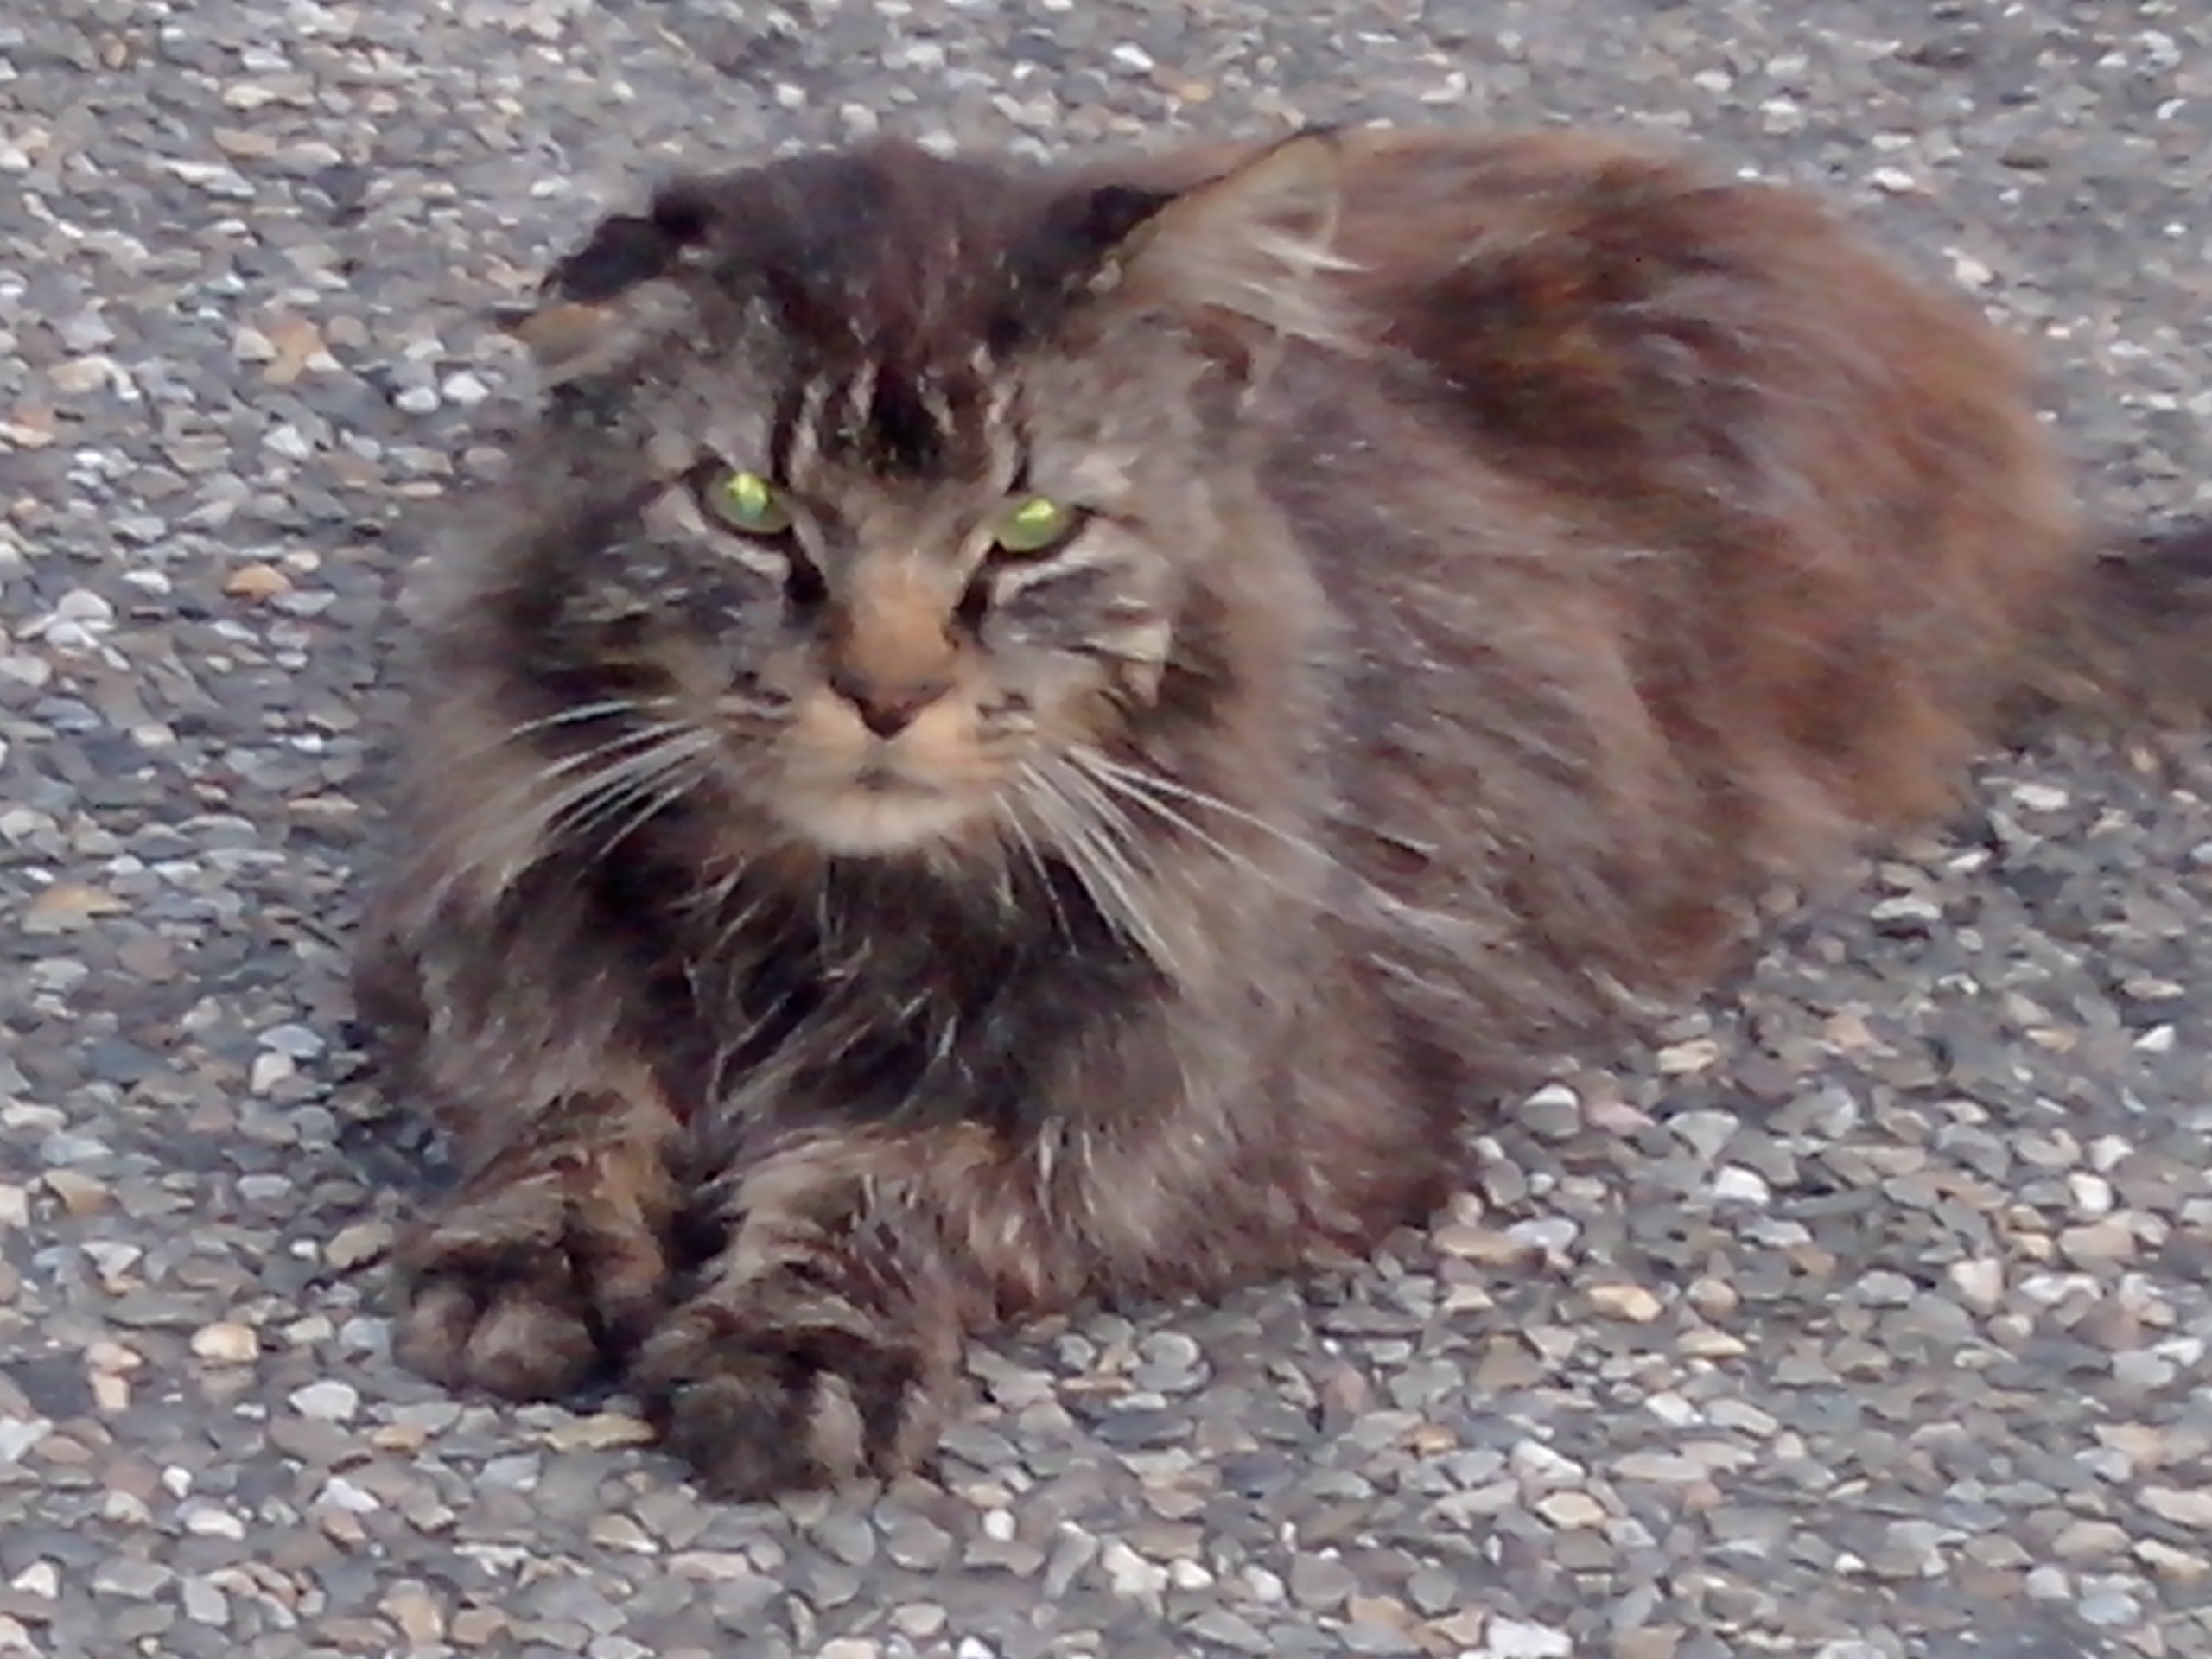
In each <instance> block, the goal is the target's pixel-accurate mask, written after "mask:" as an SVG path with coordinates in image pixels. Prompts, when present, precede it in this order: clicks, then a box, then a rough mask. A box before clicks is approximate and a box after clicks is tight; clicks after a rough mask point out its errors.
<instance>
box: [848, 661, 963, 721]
mask: <svg viewBox="0 0 2212 1659" xmlns="http://www.w3.org/2000/svg"><path fill="white" fill-rule="evenodd" d="M829 689H830V690H832V691H835V692H836V694H837V695H838V696H841V697H842V698H843V699H844V700H845V701H846V702H849V703H851V704H852V705H853V711H854V712H855V714H857V715H860V717H861V725H863V726H865V727H867V728H868V730H869V731H871V732H873V733H874V734H876V736H878V737H896V736H898V735H899V733H901V732H903V731H905V730H906V728H908V727H909V726H911V725H912V724H913V723H914V717H915V716H916V715H918V714H920V713H921V712H922V710H923V709H926V708H928V707H929V706H930V704H931V703H933V702H936V701H937V700H938V698H939V697H941V696H944V694H945V693H946V692H947V691H949V690H951V689H952V687H951V684H950V682H948V681H944V680H925V681H923V682H921V683H918V684H906V685H880V684H878V683H875V682H874V681H873V680H870V679H868V678H867V677H864V676H862V675H859V674H855V673H854V672H853V671H851V670H850V669H844V668H841V669H838V670H837V671H835V672H834V673H832V674H831V675H830V676H829Z"/></svg>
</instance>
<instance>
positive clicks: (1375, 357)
mask: <svg viewBox="0 0 2212 1659" xmlns="http://www.w3.org/2000/svg"><path fill="white" fill-rule="evenodd" d="M1339 143H1341V145H1342V148H1343V155H1344V162H1343V172H1342V175H1341V179H1342V186H1343V190H1342V205H1341V209H1340V216H1339V219H1338V226H1337V229H1336V233H1335V238H1334V243H1335V251H1336V252H1337V253H1338V255H1340V256H1341V257H1343V259H1344V261H1345V264H1346V269H1345V270H1344V271H1343V272H1342V273H1341V274H1340V275H1339V276H1338V277H1337V278H1336V279H1335V280H1336V281H1337V282H1338V283H1340V284H1341V296H1342V298H1343V300H1344V302H1345V312H1346V315H1347V318H1348V327H1347V331H1346V332H1347V337H1346V338H1345V339H1344V340H1342V341H1341V342H1340V343H1339V344H1338V346H1336V347H1335V348H1333V349H1317V350H1313V351H1309V352H1306V353H1303V354H1302V356H1301V358H1300V360H1298V361H1297V362H1295V363H1294V364H1293V365H1291V372H1290V373H1288V374H1287V376H1286V378H1285V381H1284V386H1283V391H1282V394H1281V397H1279V399H1278V401H1277V403H1276V404H1275V405H1274V411H1273V414H1274V422H1275V423H1276V426H1277V429H1278V430H1279V431H1280V433H1281V442H1279V444H1278V446H1277V449H1276V457H1275V461H1274V467H1273V474H1272V476H1273V480H1274V490H1275V493H1276V494H1277V496H1278V499H1281V500H1282V501H1283V502H1284V503H1285V504H1286V505H1287V509H1288V512H1289V517H1290V519H1291V522H1292V524H1293V525H1294V528H1295V529H1296V531H1298V532H1299V536H1300V541H1301V542H1302V543H1304V545H1305V547H1306V551H1307V555H1308V557H1309V559H1310V561H1311V563H1312V564H1313V567H1314V569H1315V570H1316V572H1317V574H1318V575H1319V577H1320V579H1321V581H1322V583H1323V585H1324V586H1325V588H1328V589H1329V590H1330V592H1331V594H1332V597H1333V598H1334V599H1335V600H1336V601H1337V603H1338V607H1339V608H1340V610H1342V611H1343V612H1344V613H1345V614H1346V616H1347V617H1348V618H1349V620H1350V622H1351V635H1352V638H1353V639H1354V641H1355V645H1354V652H1353V655H1354V658H1355V660H1357V661H1358V662H1360V663H1362V664H1369V665H1376V664H1380V665H1383V666H1381V667H1373V666H1370V667H1369V668H1366V669H1363V671H1361V673H1360V674H1359V675H1357V676H1355V677H1353V679H1352V681H1351V687H1350V690H1348V692H1347V694H1346V696H1345V698H1344V719H1345V720H1346V721H1347V722H1348V725H1349V727H1350V728H1351V729H1352V730H1354V731H1355V732H1356V733H1357V734H1358V736H1359V738H1360V741H1359V743H1358V744H1357V746H1356V747H1354V748H1351V749H1347V750H1346V751H1345V753H1346V754H1347V755H1348V756H1351V757H1354V758H1351V759H1348V760H1346V762H1345V764H1346V766H1348V768H1349V769H1350V772H1351V773H1352V774H1355V775H1353V776H1352V778H1351V783H1350V785H1349V787H1350V788H1351V789H1352V790H1353V791H1355V792H1356V793H1357V796H1358V797H1359V798H1373V799H1376V800H1378V801H1382V800H1386V799H1387V800H1388V801H1389V803H1390V806H1389V810H1390V812H1391V814H1392V816H1393V817H1395V819H1396V820H1397V821H1398V822H1400V823H1403V824H1406V825H1409V826H1412V829H1411V832H1410V834H1409V836H1408V839H1414V840H1419V841H1421V842H1424V843H1425V844H1427V845H1431V846H1433V847H1437V848H1446V847H1451V848H1456V849H1458V850H1457V851H1456V852H1455V853H1453V854H1452V855H1448V856H1446V857H1445V858H1443V859H1441V860H1440V861H1437V862H1436V864H1435V867H1434V868H1433V870H1432V872H1431V873H1430V874H1407V875H1404V876H1403V877H1402V878H1399V877H1393V878H1391V880H1392V881H1393V882H1395V884H1396V885H1399V886H1402V887H1403V888H1404V893H1403V894H1402V896H1403V897H1406V898H1408V899H1411V900H1413V901H1414V902H1416V903H1421V904H1434V905H1446V904H1448V903H1449V902H1451V901H1452V894H1453V893H1457V892H1459V890H1460V889H1459V887H1458V886H1457V885H1455V884H1456V883H1457V881H1458V880H1459V878H1458V877H1457V876H1454V875H1451V874H1445V873H1444V872H1446V870H1447V869H1464V868H1465V867H1466V866H1467V864H1468V863H1470V862H1474V863H1480V862H1481V861H1484V860H1487V859H1490V858H1491V857H1492V856H1493V854H1492V852H1491V851H1490V850H1486V849H1489V848H1491V846H1492V845H1493V844H1503V845H1510V846H1515V847H1518V848H1519V849H1522V851H1521V852H1520V853H1519V854H1516V857H1521V858H1525V861H1526V868H1525V872H1524V873H1523V874H1521V875H1518V876H1516V878H1515V880H1516V882H1517V883H1518V884H1519V885H1520V887H1521V889H1522V892H1521V896H1520V897H1519V898H1517V899H1516V900H1515V901H1514V905H1513V908H1514V909H1515V910H1516V911H1518V912H1522V914H1524V915H1525V916H1528V917H1531V918H1541V925H1540V926H1538V927H1536V928H1535V931H1540V932H1541V933H1542V934H1543V935H1544V936H1546V937H1548V938H1553V939H1554V940H1556V941H1566V942H1571V944H1572V945H1573V951H1574V953H1575V955H1576V957H1577V959H1578V960H1583V961H1600V962H1602V961H1609V960H1617V961H1618V970H1619V971H1620V972H1621V974H1622V976H1624V978H1626V979H1628V980H1630V981H1631V982H1633V981H1635V980H1637V979H1639V978H1642V977H1644V976H1648V975H1649V973H1650V972H1651V971H1653V970H1654V969H1657V968H1659V967H1661V966H1662V964H1663V963H1664V962H1665V960H1666V959H1668V958H1669V957H1682V958H1685V959H1687V958H1688V957H1690V956H1694V955H1696V954H1697V953H1698V951H1699V950H1700V949H1701V944H1700V941H1703V940H1706V939H1707V938H1710V937H1711V936H1712V935H1713V931H1714V930H1715V927H1716V924H1715V923H1714V922H1713V919H1712V912H1713V910H1714V907H1715V906H1716V904H1717V902H1718V901H1719V897H1720V896H1721V895H1726V894H1730V893H1736V894H1740V893H1748V892H1751V891H1755V890H1757V888H1758V885H1759V884H1760V883H1761V882H1763V881H1764V880H1770V879H1772V878H1773V877H1776V876H1783V877H1794V876H1796V875H1799V874H1804V873H1805V872H1806V871H1807V869H1808V868H1818V867H1819V866H1820V865H1821V864H1822V863H1823V862H1825V861H1827V859H1829V858H1830V857H1831V856H1832V855H1833V854H1834V852H1835V851H1837V850H1838V849H1839V847H1840V844H1843V843H1848V842H1853V841H1859V840H1863V839H1865V838H1866V837H1868V836H1872V835H1878V834H1883V833H1887V832H1890V831H1891V830H1893V829H1896V828H1897V827H1898V826H1900V825H1902V824H1904V823H1911V822H1914V821H1916V820H1918V819H1920V818H1922V817H1924V816H1925V815H1927V814H1929V813H1930V812H1932V811H1936V810H1941V809H1942V806H1943V805H1944V804H1945V803H1946V802H1947V800H1948V798H1949V797H1950V793H1951V791H1952V789H1953V787H1954V785H1955V780H1956V779H1957V776H1958V774H1959V769H1960V766H1961V763H1962V762H1963V760H1965V759H1966V758H1967V756H1968V755H1969V754H1970V753H1972V752H1973V751H1974V748H1975V747H1978V746H1979V744H1980V741H1981V740H1982V737H1983V734H1984V729H1985V722H1986V715H1987V713H1988V710H1989V709H1990V707H1991V706H1992V704H1993V701H1994V698H1995V696H1997V694H1998V693H1999V690H2000V689H2001V686H2002V684H2003V683H2004V680H2005V674H2006V673H2007V672H2008V671H2009V669H2010V666H2011V664H2012V662H2013V661H2014V660H2015V658H2016V656H2017V653H2018V650H2019V648H2020V645H2021V642H2022V640H2023V639H2025V638H2027V637H2029V636H2030V635H2031V633H2032V632H2033V630H2034V628H2035V627H2036V626H2037V623H2038V620H2039V618H2040V615H2041V613H2042V611H2043V608H2044V607H2045V606H2046V605H2047V604H2048V603H2049V602H2050V594H2052V593H2053V592H2054V591H2055V590H2056V586H2057V584H2058V583H2059V582H2061V581H2062V580H2063V576H2064V575H2065V573H2066V572H2067V571H2068V570H2069V569H2070V568H2071V564H2072V562H2073V561H2074V560H2075V557H2076V556H2077V551H2078V547H2079V540H2078V537H2077V533H2076V530H2075V518H2074V511H2073V507H2072V503H2071V498H2070V492H2069V487H2068V484H2067V480H2066V478H2065V476H2064V473H2063V468H2062V467H2060V465H2059V463H2058V461H2057V459H2056V454H2055V451H2054V448H2053V445H2052V442H2051V440H2050V436H2049V435H2048V433H2047V432H2046V430H2045V429H2044V427H2043V425H2042V423H2041V422H2040V420H2039V418H2038V416H2037V410H2036V407H2035V402H2034V398H2033V397H2032V391H2031V377H2030V372H2029V370H2028V367H2027V365H2026V362H2025V360H2024V354H2023V353H2021V352H2019V351H2018V349H2017V348H2016V347H2015V346H2014V345H2013V344H2012V341H2011V340H2008V339H2007V338H2006V337H2005V335H2004V334H2002V333H2001V332H2000V331H1999V330H1998V329H1997V328H1996V327H1994V326H1993V324H1991V323H1990V322H1989V321H1987V320H1986V319H1985V318H1984V317H1983V316H1982V315H1980V313H1979V312H1978V311H1977V310H1976V309H1975V308H1974V307H1973V306H1971V305H1970V304H1968V303H1967V302H1966V301H1965V300H1964V299H1963V298H1962V297H1961V296H1957V295H1955V294H1953V293H1951V292H1949V291H1948V290H1946V289H1942V288H1941V287H1940V286H1936V285H1933V284H1929V283H1923V282H1922V281H1919V280H1917V279H1916V277H1913V276H1911V275H1910V274H1909V272H1908V271H1907V270H1905V269H1904V267H1903V266H1902V265H1901V264H1898V263H1897V262H1895V261H1893V260H1892V259H1891V257H1888V256H1886V255H1885V253H1883V252H1882V251H1880V250H1879V249H1878V247H1877V246H1876V245H1874V244H1873V243H1872V241H1871V240H1870V239H1869V238H1867V237H1866V235H1865V234H1864V233H1862V232H1860V231H1859V230H1858V229H1856V228H1855V227H1853V226H1851V225H1850V224H1849V223H1848V222H1847V220H1846V219H1843V218H1842V217H1841V216H1840V215H1839V214H1837V213H1834V211H1832V210H1831V209H1830V208H1829V207H1827V205H1826V204H1825V203H1823V202H1822V201H1821V200H1820V199H1819V198H1818V197H1817V195H1815V194H1813V193H1811V192H1808V191H1803V190H1799V189H1795V188H1784V187H1779V186H1774V185H1768V184H1762V183H1758V182H1754V181H1749V180H1745V179H1742V178H1738V177H1735V176H1732V175H1729V174H1727V173H1726V172H1725V171H1722V170H1720V169H1719V168H1716V167H1715V166H1714V165H1713V163H1712V162H1709V161H1705V160H1698V159H1690V158H1686V157H1684V156H1680V155H1677V154H1675V153H1673V152H1670V151H1668V150H1665V149H1650V148H1647V147H1644V146H1643V145H1640V144H1637V143H1629V142H1625V141H1623V140H1621V139H1618V138H1615V137H1610V136H1606V135H1602V134H1600V135H1592V134H1588V133H1580V132H1576V133H1522V134H1512V133H1508V134H1466V133H1455V132H1417V133H1399V132H1391V131H1367V130H1363V131H1358V132H1353V133H1348V134H1344V135H1341V136H1340V139H1339ZM1471 799H1482V800H1484V801H1485V802H1487V803H1488V804H1489V805H1490V806H1491V809H1492V812H1493V817H1492V820H1491V822H1490V823H1485V824H1482V825H1479V826H1475V827H1473V828H1470V827H1468V825H1467V823H1466V822H1465V814H1464V812H1463V811H1461V810H1459V806H1458V804H1459V803H1464V802H1465V801H1467V800H1471ZM1403 862H1404V861H1403V860H1398V861H1395V862H1392V861H1388V860H1383V859H1381V858H1379V857H1378V859H1377V860H1376V862H1375V868H1376V870H1377V871H1394V870H1396V869H1397V868H1399V866H1400V865H1402V864H1403ZM1693 971H1694V972H1702V971H1704V969H1703V967H1702V965H1700V966H1698V967H1696V968H1695V969H1694V970H1693Z"/></svg>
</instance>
